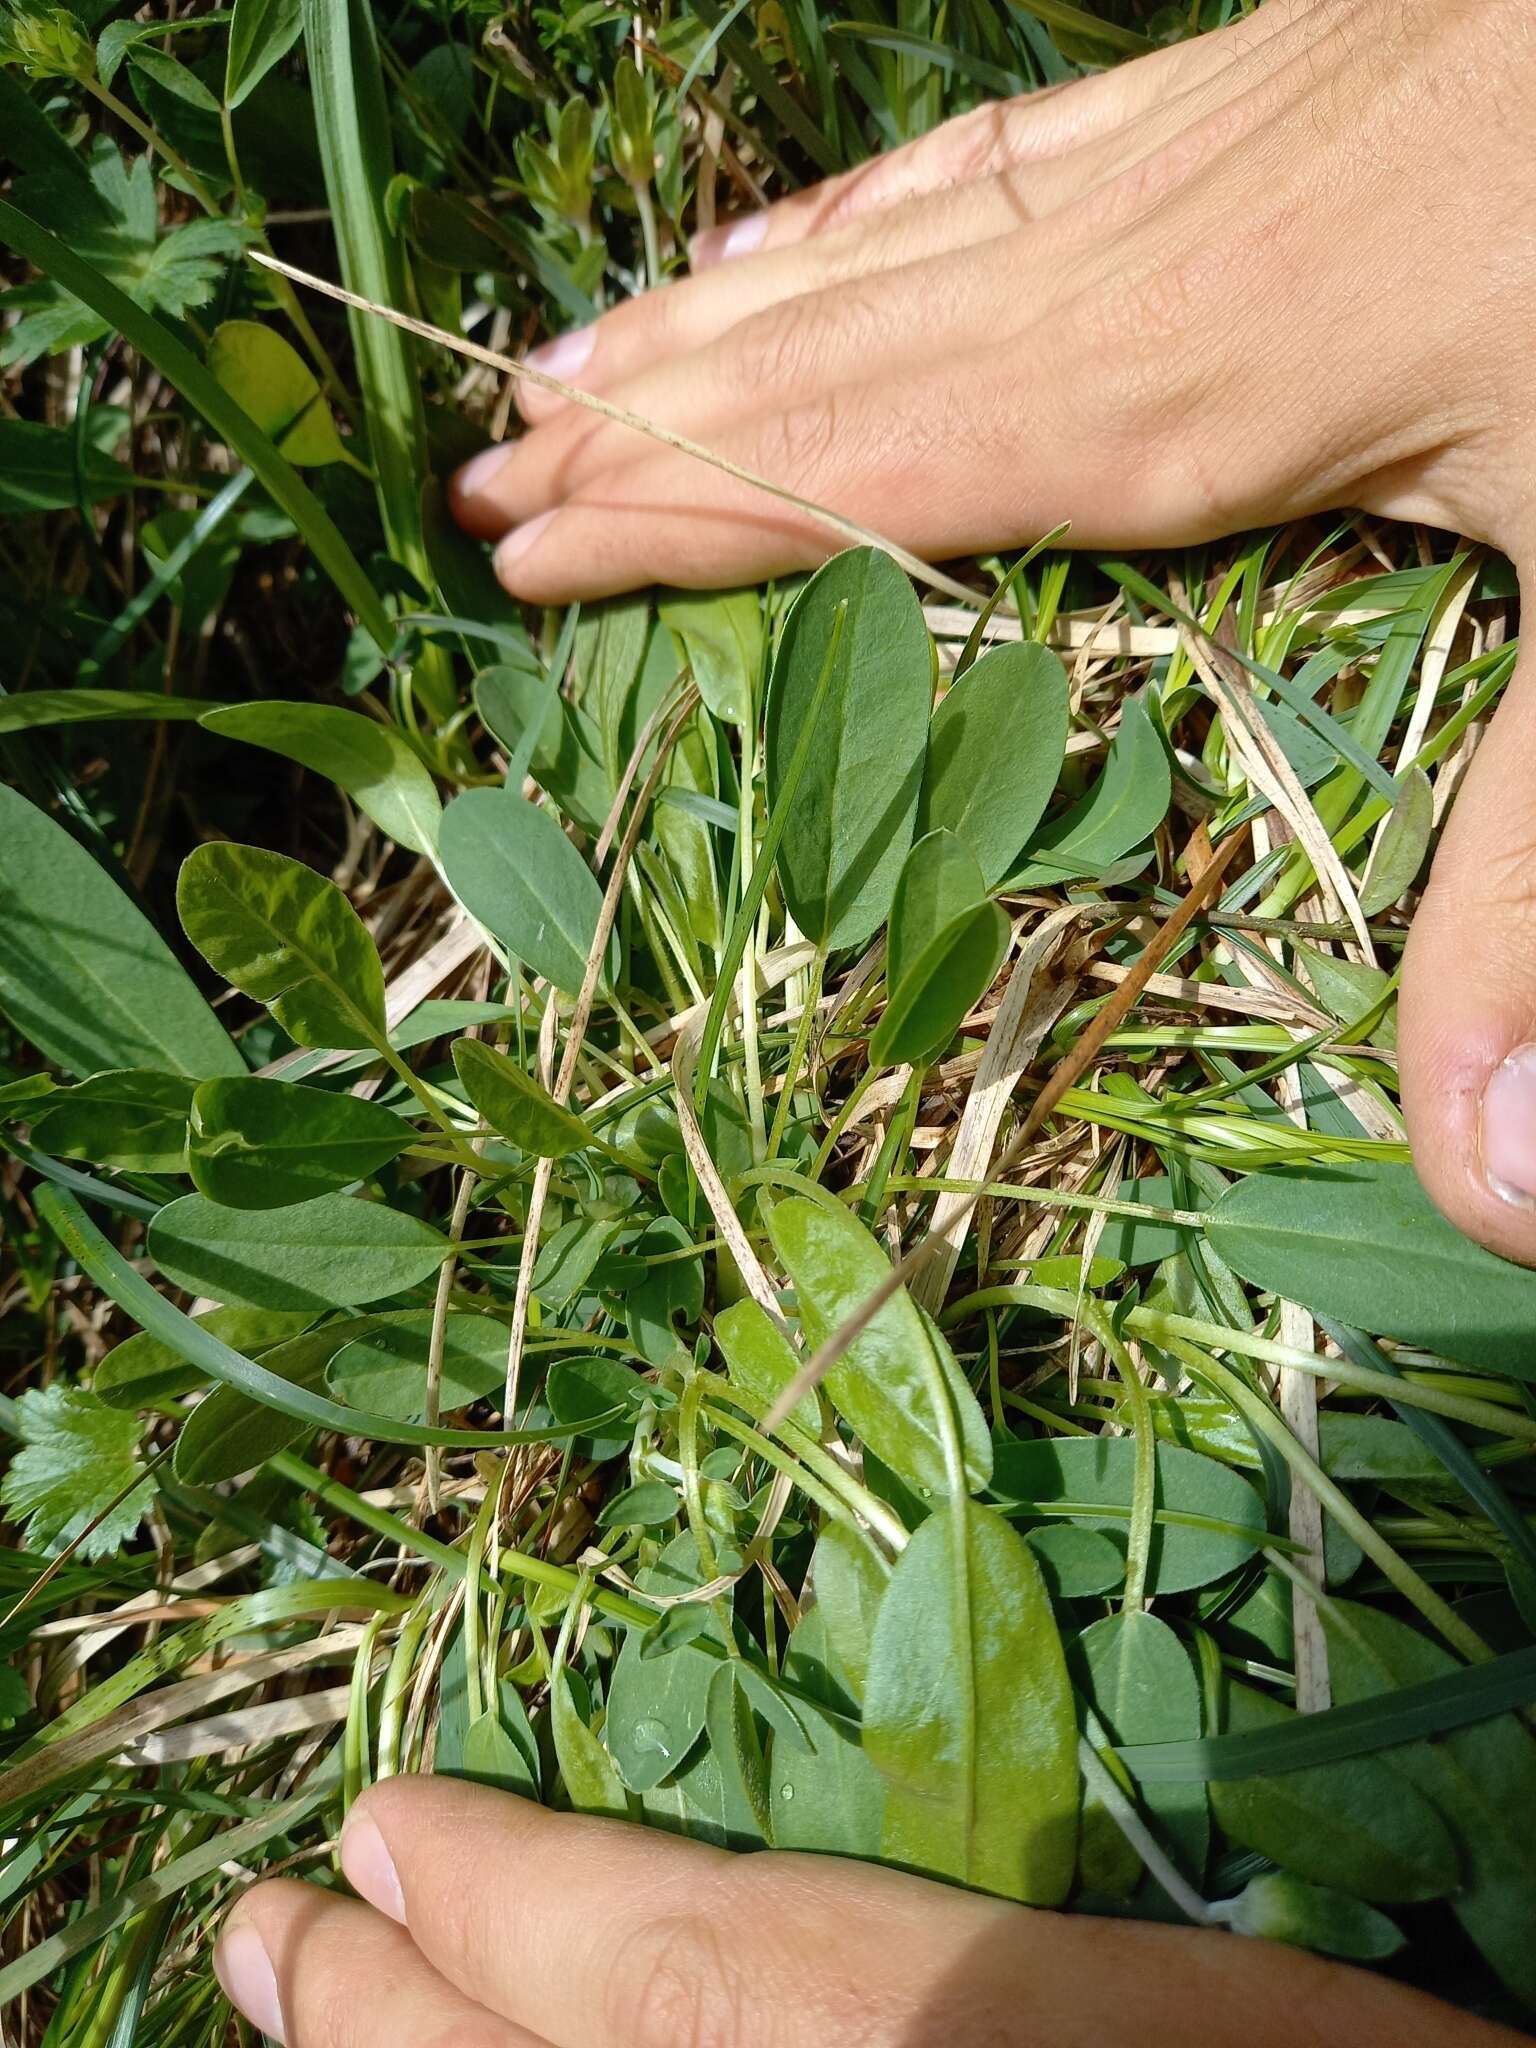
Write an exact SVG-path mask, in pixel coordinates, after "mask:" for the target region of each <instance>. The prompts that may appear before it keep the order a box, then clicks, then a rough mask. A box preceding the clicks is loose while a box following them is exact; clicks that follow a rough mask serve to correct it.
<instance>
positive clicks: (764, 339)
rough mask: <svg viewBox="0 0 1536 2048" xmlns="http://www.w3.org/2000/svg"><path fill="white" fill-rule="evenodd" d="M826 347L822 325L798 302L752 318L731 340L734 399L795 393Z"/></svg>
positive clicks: (729, 357)
mask: <svg viewBox="0 0 1536 2048" xmlns="http://www.w3.org/2000/svg"><path fill="white" fill-rule="evenodd" d="M823 345H824V344H823V339H822V333H821V323H820V322H819V321H817V320H816V319H815V318H813V317H812V316H811V315H810V314H809V313H808V311H807V309H806V308H805V307H804V306H803V305H802V304H801V303H800V301H799V300H797V299H787V300H785V301H784V302H783V304H781V305H777V306H768V307H765V308H764V310H763V311H762V312H760V313H754V314H752V315H751V316H750V318H748V319H747V320H744V321H743V322H742V324H741V325H740V326H739V327H738V328H736V329H735V330H734V332H733V333H732V334H731V335H730V337H729V342H728V349H727V352H726V357H725V360H726V364H727V366H728V377H729V381H730V383H731V385H732V386H733V387H734V388H733V394H732V395H737V394H740V393H746V394H755V393H758V392H762V391H765V390H781V389H784V388H785V387H789V388H791V389H792V388H793V387H794V386H796V385H797V384H799V383H800V382H801V380H802V379H803V378H804V377H805V376H806V375H807V374H808V373H809V372H810V370H811V369H812V367H813V365H814V364H815V361H816V359H817V355H818V353H819V351H820V350H821V348H822V346H823Z"/></svg>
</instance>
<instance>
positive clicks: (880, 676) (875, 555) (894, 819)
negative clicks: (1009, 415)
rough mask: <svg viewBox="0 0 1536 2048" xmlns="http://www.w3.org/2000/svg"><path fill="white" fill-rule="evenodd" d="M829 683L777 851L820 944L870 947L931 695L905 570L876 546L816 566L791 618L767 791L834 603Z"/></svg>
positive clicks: (917, 771) (912, 789) (818, 671)
mask: <svg viewBox="0 0 1536 2048" xmlns="http://www.w3.org/2000/svg"><path fill="white" fill-rule="evenodd" d="M843 604H846V605H847V607H848V611H847V618H846V622H845V624H844V628H843V632H842V637H841V639H840V641H839V643H838V648H837V657H836V661H835V664H834V668H833V674H832V680H831V684H830V687H829V689H828V691H827V694H826V696H825V697H824V698H823V700H822V705H821V710H820V712H819V714H818V716H817V720H816V725H815V731H814V739H813V742H812V747H811V752H810V756H809V760H808V763H807V766H806V768H805V770H804V774H803V777H802V780H801V783H800V788H799V792H798V796H797V800H796V803H795V808H794V811H793V812H792V814H791V816H790V817H789V819H788V821H787V824H786V826H785V830H784V837H783V841H782V843H781V845H780V848H779V874H780V877H781V879H782V882H783V885H784V894H785V898H786V900H787V902H788V904H789V907H790V909H791V911H792V912H793V913H794V917H795V921H796V923H797V924H798V925H799V926H800V929H801V930H802V931H803V932H804V933H805V934H806V936H807V937H808V938H810V939H814V940H815V941H816V943H817V944H818V945H821V946H827V947H836V946H856V945H860V944H862V943H863V941H864V940H866V939H867V938H869V937H870V936H871V935H872V934H873V932H874V931H875V930H876V929H877V927H878V926H879V925H880V923H881V922H882V921H883V919H884V918H885V917H886V916H887V915H888V914H889V912H890V907H891V898H892V896H893V894H894V893H895V888H896V878H897V875H898V874H899V873H900V871H901V864H902V862H903V860H905V858H906V854H907V848H908V846H909V845H910V844H911V840H912V826H913V821H914V819H915V817H916V815H917V799H918V791H919V788H920V786H921V782H922V773H923V761H924V756H925V750H926V746H927V731H928V709H929V705H930V704H931V702H932V698H933V649H932V643H931V641H930V640H929V638H928V630H927V627H926V626H925V625H924V623H923V614H922V607H921V606H920V605H919V603H918V601H917V598H916V595H915V594H914V592H913V589H912V586H911V584H910V583H909V582H908V581H907V578H906V576H905V575H904V574H903V572H902V571H901V570H900V569H899V568H898V567H897V566H896V564H895V563H894V562H893V561H892V560H891V558H890V556H889V555H885V554H882V553H881V552H880V551H879V550H878V549H877V548H851V549H849V550H848V551H847V552H846V553H844V554H841V555H837V556H834V558H833V559H832V560H831V561H830V562H828V563H827V564H826V566H825V568H822V569H818V570H817V572H816V574H815V575H814V576H813V577H812V578H811V580H810V581H809V583H807V584H806V586H805V588H804V589H803V590H802V591H801V592H800V595H799V596H798V597H797V598H796V600H795V602H794V604H793V606H792V607H791V609H790V612H789V615H788V617H787V618H786V619H785V621H784V628H783V632H782V634H781V636H780V640H779V648H778V653H777V656H776V658H775V660H774V664H773V676H772V680H771V682H770V684H769V689H768V706H767V717H766V725H765V743H766V750H767V772H768V797H769V803H770V805H771V804H772V803H773V802H774V801H775V799H776V798H777V795H778V792H779V790H780V788H781V787H782V785H783V782H784V779H785V776H786V774H787V772H788V768H789V763H790V760H791V757H792V756H793V754H794V750H795V743H796V741H797V740H798V739H799V737H800V731H801V727H802V725H803V724H804V722H805V720H806V718H807V717H808V716H809V715H810V711H811V705H812V702H813V699H814V697H815V695H816V689H817V685H818V683H819V682H820V680H821V675H822V670H823V667H824V665H825V661H826V655H827V648H828V645H829V643H830V641H831V638H832V633H833V629H834V622H835V619H836V615H837V610H838V607H839V605H843Z"/></svg>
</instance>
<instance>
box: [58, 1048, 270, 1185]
mask: <svg viewBox="0 0 1536 2048" xmlns="http://www.w3.org/2000/svg"><path fill="white" fill-rule="evenodd" d="M196 1085H197V1084H196V1083H195V1082H194V1081H193V1080H192V1078H191V1076H190V1075H188V1074H157V1073H154V1072H148V1073H146V1072H143V1071H138V1072H130V1073H117V1074H111V1073H109V1074H93V1075H92V1076H91V1078H90V1079H89V1080H88V1081H81V1082H80V1083H78V1085H77V1086H75V1087H73V1088H60V1089H58V1090H56V1091H55V1093H54V1094H52V1095H51V1096H49V1098H48V1100H47V1102H46V1104H45V1105H44V1107H43V1108H42V1109H41V1110H40V1111H39V1112H38V1113H37V1114H36V1115H35V1116H34V1117H33V1119H32V1142H33V1144H34V1145H36V1146H37V1148H38V1149H39V1151H42V1152H52V1153H55V1154H56V1155H58V1156H59V1157H60V1158H64V1159H89V1160H92V1161H93V1162H94V1163H95V1164H96V1165H97V1166H120V1167H124V1168H127V1169H128V1170H129V1171H130V1172H133V1171H137V1172H141V1173H184V1172H185V1171H186V1164H187V1117H188V1114H189V1113H190V1111H191V1108H192V1100H193V1090H194V1089H195V1087H196ZM206 1085H214V1086H222V1087H238V1086H239V1085H240V1084H239V1082H229V1081H224V1082H219V1083H213V1084H206Z"/></svg>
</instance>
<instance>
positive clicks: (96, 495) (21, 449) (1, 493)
mask: <svg viewBox="0 0 1536 2048" xmlns="http://www.w3.org/2000/svg"><path fill="white" fill-rule="evenodd" d="M7 139H9V138H7ZM135 481H136V479H135V477H134V474H133V471H132V470H131V469H129V468H127V467H126V466H125V465H124V464H123V463H121V462H118V461H117V460H116V459H115V458H114V457H113V456H111V455H108V454H106V453H105V452H104V451H103V450H102V449H100V448H95V447H92V446H91V445H90V444H89V443H87V444H86V445H85V447H83V448H82V447H81V446H80V445H79V443H78V441H77V439H76V437H75V435H74V434H73V433H72V432H70V430H69V429H68V428H67V427H49V426H45V425H44V424H43V422H42V421H41V420H9V419H0V517H3V518H7V519H11V518H15V517H17V516H18V515H22V514H26V513H29V512H67V511H69V510H71V508H72V507H74V506H75V505H78V504H80V503H82V502H84V503H85V504H88V505H95V504H99V503H100V502H101V500H102V499H103V498H121V497H122V496H123V495H124V494H125V493H126V492H128V491H131V490H132V489H133V487H134V484H135ZM48 694H49V695H50V696H53V695H59V696H68V695H73V694H74V693H73V692H72V691H57V692H55V691H50V692H49V693H48ZM11 701H13V700H7V704H6V708H9V703H10V702H11ZM3 730H4V728H3V727H0V731H3Z"/></svg>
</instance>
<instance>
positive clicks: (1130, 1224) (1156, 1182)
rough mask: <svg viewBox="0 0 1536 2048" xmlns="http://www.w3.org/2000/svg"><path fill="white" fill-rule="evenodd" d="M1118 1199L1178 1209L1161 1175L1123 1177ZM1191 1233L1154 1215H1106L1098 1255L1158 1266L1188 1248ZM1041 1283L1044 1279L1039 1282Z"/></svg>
mask: <svg viewBox="0 0 1536 2048" xmlns="http://www.w3.org/2000/svg"><path fill="white" fill-rule="evenodd" d="M1115 1200H1116V1201H1117V1202H1145V1203H1146V1204H1147V1205H1148V1207H1149V1208H1153V1209H1177V1208H1179V1207H1180V1206H1181V1205H1180V1204H1179V1203H1178V1202H1176V1201H1175V1200H1174V1199H1173V1183H1172V1182H1171V1181H1168V1180H1163V1179H1161V1178H1154V1179H1147V1180H1123V1181H1121V1183H1120V1185H1119V1187H1118V1188H1116V1190H1115ZM1191 1236H1192V1233H1191V1232H1190V1231H1188V1230H1181V1229H1180V1227H1179V1226H1178V1224H1176V1223H1163V1222H1161V1221H1159V1219H1158V1218H1157V1217H1155V1216H1149V1217H1147V1219H1146V1221H1145V1222H1143V1221H1142V1220H1141V1218H1139V1217H1134V1218H1133V1217H1130V1216H1106V1217H1105V1219H1104V1231H1103V1235H1102V1236H1101V1237H1100V1239H1099V1253H1100V1256H1101V1257H1103V1258H1106V1259H1119V1260H1120V1261H1121V1263H1122V1264H1123V1265H1127V1266H1160V1265H1161V1264H1162V1262H1163V1260H1164V1259H1172V1258H1176V1257H1177V1256H1178V1254H1179V1253H1180V1252H1183V1251H1188V1249H1189V1245H1190V1241H1191ZM1042 1284H1043V1283H1042Z"/></svg>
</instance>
